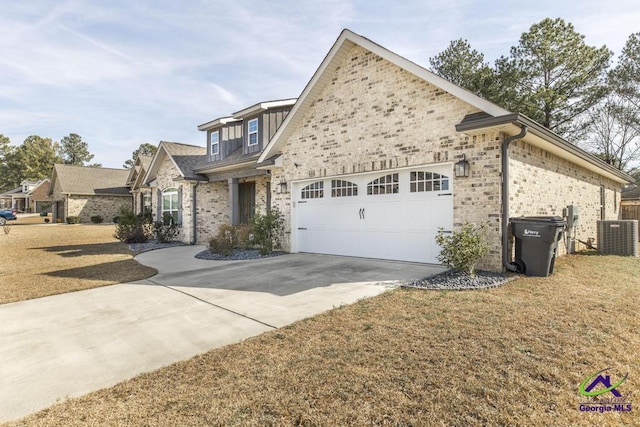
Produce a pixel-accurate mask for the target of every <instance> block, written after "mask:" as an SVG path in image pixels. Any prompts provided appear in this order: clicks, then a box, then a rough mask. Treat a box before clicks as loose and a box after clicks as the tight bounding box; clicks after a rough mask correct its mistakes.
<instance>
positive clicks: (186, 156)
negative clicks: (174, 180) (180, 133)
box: [162, 141, 207, 180]
mask: <svg viewBox="0 0 640 427" xmlns="http://www.w3.org/2000/svg"><path fill="white" fill-rule="evenodd" d="M162 145H163V146H164V148H165V150H166V151H167V153H168V154H169V155H170V156H171V158H172V159H173V161H174V162H176V165H177V166H178V168H179V169H180V172H181V173H182V176H184V178H185V179H200V180H201V179H203V177H202V176H201V175H198V174H196V173H195V172H194V169H196V167H197V166H198V165H200V164H201V163H203V162H204V161H206V159H207V147H199V146H196V145H189V144H181V143H179V142H167V141H162Z"/></svg>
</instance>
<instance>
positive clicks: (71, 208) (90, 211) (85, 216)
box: [65, 195, 132, 223]
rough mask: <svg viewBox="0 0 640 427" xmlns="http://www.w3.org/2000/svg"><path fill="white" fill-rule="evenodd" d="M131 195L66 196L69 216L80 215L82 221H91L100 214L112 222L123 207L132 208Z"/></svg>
mask: <svg viewBox="0 0 640 427" xmlns="http://www.w3.org/2000/svg"><path fill="white" fill-rule="evenodd" d="M131 202H132V199H131V196H130V195H125V196H74V195H71V196H69V197H66V196H65V203H66V204H67V205H66V212H67V216H79V217H80V222H83V223H90V222H91V217H92V216H96V215H100V216H101V217H102V218H103V219H104V222H112V221H113V218H114V217H116V216H118V213H119V212H120V209H121V208H122V207H127V208H129V209H131Z"/></svg>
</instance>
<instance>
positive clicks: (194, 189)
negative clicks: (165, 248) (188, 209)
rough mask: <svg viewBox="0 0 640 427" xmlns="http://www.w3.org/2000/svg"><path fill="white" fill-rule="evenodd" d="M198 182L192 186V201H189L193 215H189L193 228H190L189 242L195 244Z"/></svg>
mask: <svg viewBox="0 0 640 427" xmlns="http://www.w3.org/2000/svg"><path fill="white" fill-rule="evenodd" d="M199 184H200V181H196V185H194V186H193V195H192V197H191V199H192V200H193V203H191V205H192V206H193V215H192V216H191V218H192V220H191V222H193V226H192V227H193V230H192V234H191V244H192V245H195V244H196V242H197V238H196V232H197V230H198V218H197V217H196V215H197V212H198V198H197V194H198V192H197V188H198V185H199Z"/></svg>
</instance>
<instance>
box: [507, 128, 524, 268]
mask: <svg viewBox="0 0 640 427" xmlns="http://www.w3.org/2000/svg"><path fill="white" fill-rule="evenodd" d="M527 129H528V128H527V125H524V124H523V125H520V133H519V134H517V135H513V136H509V137H507V138H505V140H504V141H503V142H502V189H501V190H502V191H501V192H502V265H504V267H505V268H506V269H507V270H508V271H517V267H516V265H515V264H513V263H512V262H511V260H510V259H509V144H511V143H512V142H514V141H517V140H519V139H522V138H524V137H525V135H526V134H527Z"/></svg>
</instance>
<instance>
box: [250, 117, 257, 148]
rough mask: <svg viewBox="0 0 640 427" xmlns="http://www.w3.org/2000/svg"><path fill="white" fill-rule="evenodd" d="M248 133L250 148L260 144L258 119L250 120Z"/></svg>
mask: <svg viewBox="0 0 640 427" xmlns="http://www.w3.org/2000/svg"><path fill="white" fill-rule="evenodd" d="M248 133H249V136H248V138H249V139H248V141H249V142H248V144H249V145H250V146H251V145H256V144H258V119H252V120H249V124H248Z"/></svg>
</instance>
